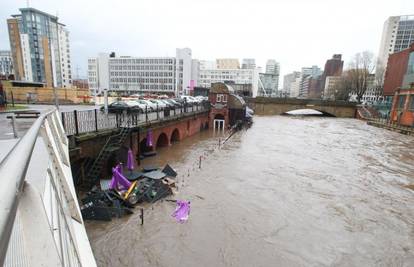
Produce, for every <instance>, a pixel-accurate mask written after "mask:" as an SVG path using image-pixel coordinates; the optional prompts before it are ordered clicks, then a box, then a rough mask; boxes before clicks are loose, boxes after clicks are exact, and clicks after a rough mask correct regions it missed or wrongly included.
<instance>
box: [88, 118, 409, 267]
mask: <svg viewBox="0 0 414 267" xmlns="http://www.w3.org/2000/svg"><path fill="white" fill-rule="evenodd" d="M413 140H414V139H413V137H410V136H405V135H400V134H397V133H394V132H390V131H386V130H383V129H380V128H376V127H371V126H368V125H366V123H365V122H362V121H358V120H353V119H336V118H319V117H318V118H315V117H302V118H301V117H285V116H273V117H255V118H254V124H253V126H252V128H250V129H249V130H247V131H242V132H239V133H237V134H236V135H234V136H233V137H232V138H231V139H229V141H228V142H227V143H226V144H224V145H223V146H221V148H220V149H218V148H217V145H218V137H217V136H212V133H211V132H203V133H201V134H200V135H196V136H194V137H191V138H188V139H185V140H183V141H182V142H179V143H177V144H174V145H172V146H171V147H168V148H164V149H160V150H159V155H158V156H157V157H154V158H151V159H146V160H145V161H144V162H143V163H144V165H146V164H159V165H162V164H164V163H166V162H168V163H170V164H171V165H172V166H173V167H174V168H176V169H177V170H178V173H179V176H178V181H179V183H178V184H179V194H178V195H177V196H174V197H171V198H175V199H185V200H190V201H191V214H190V218H189V221H188V222H186V223H184V224H179V223H176V222H175V220H174V219H173V218H172V217H171V214H172V213H173V211H174V208H175V204H174V203H172V202H166V201H163V202H157V203H155V204H154V205H152V206H149V205H146V206H145V216H144V218H145V219H144V225H143V226H141V225H140V219H139V212H138V210H137V209H136V212H135V214H133V215H131V216H128V217H124V218H122V219H113V220H112V221H111V222H109V223H108V222H88V223H87V231H88V235H89V238H90V241H91V243H92V247H93V251H94V254H95V257H96V259H97V262H98V264H99V266H414V228H413V226H414V205H413V201H414V191H412V190H411V189H408V188H407V187H406V186H407V185H410V184H414V164H413V163H414V142H413ZM200 155H201V156H203V160H202V168H201V169H199V168H198V163H199V156H200Z"/></svg>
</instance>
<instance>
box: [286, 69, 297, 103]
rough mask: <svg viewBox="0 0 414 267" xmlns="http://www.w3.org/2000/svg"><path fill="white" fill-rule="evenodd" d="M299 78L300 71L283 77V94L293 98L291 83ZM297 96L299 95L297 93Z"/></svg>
mask: <svg viewBox="0 0 414 267" xmlns="http://www.w3.org/2000/svg"><path fill="white" fill-rule="evenodd" d="M299 77H300V71H294V72H292V73H289V74H286V75H285V76H283V89H282V90H283V93H284V94H286V95H287V96H290V97H294V96H293V93H292V83H294V82H295V81H296V79H297V78H299ZM298 94H299V93H298Z"/></svg>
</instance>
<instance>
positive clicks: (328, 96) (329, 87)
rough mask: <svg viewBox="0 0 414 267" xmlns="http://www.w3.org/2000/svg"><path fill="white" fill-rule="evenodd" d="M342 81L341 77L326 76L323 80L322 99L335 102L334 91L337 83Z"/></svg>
mask: <svg viewBox="0 0 414 267" xmlns="http://www.w3.org/2000/svg"><path fill="white" fill-rule="evenodd" d="M341 79H342V77H341V76H327V77H326V79H325V88H324V90H323V99H325V100H335V94H336V92H335V89H336V88H337V86H336V85H337V84H338V82H340V81H341Z"/></svg>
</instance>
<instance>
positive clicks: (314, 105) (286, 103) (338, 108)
mask: <svg viewBox="0 0 414 267" xmlns="http://www.w3.org/2000/svg"><path fill="white" fill-rule="evenodd" d="M246 100H247V103H248V105H249V107H250V108H252V109H253V110H254V111H255V114H257V115H281V114H283V113H285V112H288V111H292V110H296V109H314V110H318V111H321V112H323V113H328V114H331V115H333V116H335V117H341V118H354V117H355V114H356V109H357V103H354V102H347V101H332V100H321V99H298V98H272V97H256V98H248V99H246Z"/></svg>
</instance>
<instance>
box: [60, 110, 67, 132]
mask: <svg viewBox="0 0 414 267" xmlns="http://www.w3.org/2000/svg"><path fill="white" fill-rule="evenodd" d="M60 116H61V117H62V126H63V129H64V130H65V131H66V132H67V130H66V124H65V114H64V113H63V112H62V113H60Z"/></svg>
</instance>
